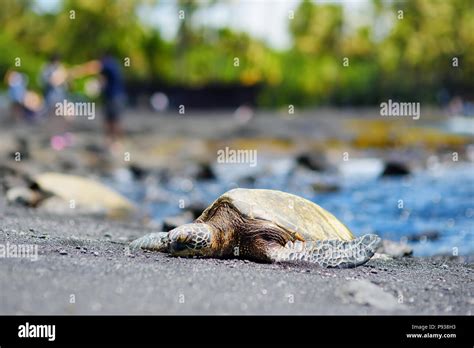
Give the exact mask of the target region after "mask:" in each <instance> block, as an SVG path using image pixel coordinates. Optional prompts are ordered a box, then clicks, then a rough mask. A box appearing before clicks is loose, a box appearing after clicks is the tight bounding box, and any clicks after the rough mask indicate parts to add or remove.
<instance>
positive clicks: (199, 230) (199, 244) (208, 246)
mask: <svg viewBox="0 0 474 348" xmlns="http://www.w3.org/2000/svg"><path fill="white" fill-rule="evenodd" d="M212 235H213V233H212V228H211V227H210V226H209V225H207V224H203V223H192V224H185V225H181V226H179V227H177V228H175V229H173V230H171V231H170V232H169V241H170V252H171V254H172V255H175V256H211V255H212Z"/></svg>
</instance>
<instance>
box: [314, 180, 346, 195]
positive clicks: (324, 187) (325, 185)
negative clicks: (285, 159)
mask: <svg viewBox="0 0 474 348" xmlns="http://www.w3.org/2000/svg"><path fill="white" fill-rule="evenodd" d="M311 188H312V189H313V190H314V192H317V193H331V192H337V191H339V190H340V189H341V188H340V187H339V185H337V184H333V183H329V182H324V181H319V182H315V183H314V184H312V185H311Z"/></svg>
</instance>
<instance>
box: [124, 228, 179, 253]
mask: <svg viewBox="0 0 474 348" xmlns="http://www.w3.org/2000/svg"><path fill="white" fill-rule="evenodd" d="M169 244H170V243H169V238H168V232H153V233H148V234H147V235H144V236H143V237H140V238H138V239H135V240H134V241H133V242H131V243H130V249H131V250H136V249H147V250H153V251H161V252H164V253H167V252H169Z"/></svg>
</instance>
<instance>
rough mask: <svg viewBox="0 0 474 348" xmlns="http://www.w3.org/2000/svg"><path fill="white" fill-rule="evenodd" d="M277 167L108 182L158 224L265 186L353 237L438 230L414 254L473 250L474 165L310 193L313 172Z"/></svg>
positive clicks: (352, 179) (348, 182)
mask: <svg viewBox="0 0 474 348" xmlns="http://www.w3.org/2000/svg"><path fill="white" fill-rule="evenodd" d="M279 166H280V167H279V168H277V169H278V171H277V172H278V173H280V174H278V175H275V174H273V173H274V172H272V174H271V175H270V174H268V173H263V174H262V173H259V175H257V179H256V181H255V182H254V183H246V182H245V180H243V181H242V180H240V181H239V180H237V179H235V178H233V177H232V174H235V173H236V172H238V170H236V169H235V170H227V171H225V170H224V171H223V173H220V174H219V180H217V181H211V182H196V181H193V180H190V179H189V178H186V177H174V178H172V179H170V180H169V181H166V182H165V181H162V182H160V181H159V180H158V179H154V180H150V179H148V180H146V181H145V182H136V181H133V180H131V177H127V174H124V173H121V174H120V175H119V176H118V177H116V178H113V179H110V180H107V182H108V184H110V185H111V186H113V187H114V188H115V189H117V190H119V191H120V192H121V193H123V194H124V195H126V196H127V197H129V198H130V199H132V200H133V201H135V202H136V203H137V205H138V206H140V207H141V211H142V212H145V213H146V214H147V215H149V216H151V217H152V218H153V219H154V220H155V221H157V222H161V221H162V219H163V218H165V217H167V216H173V215H177V214H180V213H181V212H182V209H181V208H182V207H183V206H184V207H186V206H188V205H189V204H190V203H192V202H196V201H198V202H202V204H209V203H211V202H212V201H213V200H214V199H215V198H217V197H218V196H219V195H221V194H222V193H224V192H225V191H227V190H229V189H232V188H235V187H247V188H271V189H279V190H283V191H287V192H291V193H294V194H298V195H301V196H303V197H305V198H307V199H310V200H312V201H314V202H316V203H318V204H319V205H321V206H322V207H324V208H325V209H327V210H329V211H330V212H332V213H333V214H334V215H336V216H337V217H338V218H339V219H340V220H341V221H343V222H344V223H345V224H346V225H347V226H348V227H349V228H350V229H351V230H352V231H353V233H354V234H355V235H362V234H365V233H377V234H379V235H380V236H381V237H383V238H386V239H391V240H395V241H403V240H404V238H406V237H407V236H412V235H417V234H420V233H423V232H427V231H436V232H438V233H439V235H440V237H439V238H438V239H436V240H433V241H430V240H427V241H421V242H411V243H409V244H410V246H411V247H413V249H414V254H415V255H418V256H429V255H438V254H444V255H453V254H454V255H456V254H457V255H473V254H474V166H473V164H472V163H460V164H454V165H450V166H437V167H435V168H432V169H430V170H424V171H419V172H415V173H414V174H412V175H410V176H408V177H404V178H398V177H393V178H387V179H385V178H383V179H380V178H378V175H369V176H363V175H362V176H359V175H352V176H349V177H344V176H343V175H341V176H339V175H331V176H327V177H325V178H324V179H325V180H326V181H330V182H335V183H338V184H339V185H340V186H341V189H340V190H339V191H337V192H331V193H315V192H314V191H313V190H312V189H311V188H310V186H309V185H308V183H309V182H311V180H313V177H312V176H311V175H309V176H308V175H306V174H305V173H298V172H291V171H290V170H289V168H290V166H289V165H287V163H285V162H284V161H283V162H282V163H280V164H279ZM274 169H275V168H274ZM234 179H235V180H234ZM237 183H238V184H237Z"/></svg>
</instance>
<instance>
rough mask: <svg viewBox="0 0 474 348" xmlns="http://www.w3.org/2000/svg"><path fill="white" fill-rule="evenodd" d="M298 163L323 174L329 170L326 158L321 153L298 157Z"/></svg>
mask: <svg viewBox="0 0 474 348" xmlns="http://www.w3.org/2000/svg"><path fill="white" fill-rule="evenodd" d="M296 163H297V164H298V165H299V166H302V167H304V168H307V169H310V170H314V171H317V172H322V171H324V170H325V169H326V168H327V165H328V163H327V159H326V156H325V155H324V154H323V153H321V152H314V153H313V152H312V153H302V154H299V155H298V156H296Z"/></svg>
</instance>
